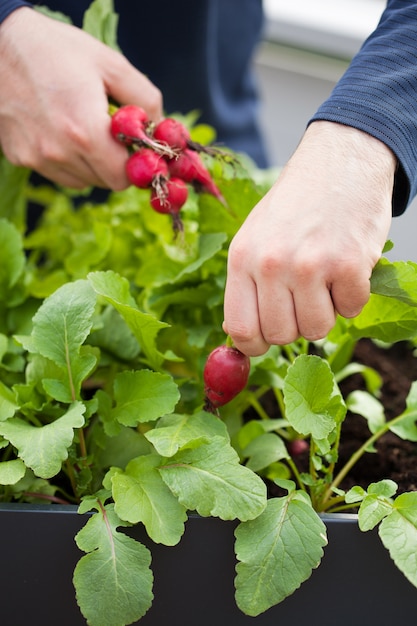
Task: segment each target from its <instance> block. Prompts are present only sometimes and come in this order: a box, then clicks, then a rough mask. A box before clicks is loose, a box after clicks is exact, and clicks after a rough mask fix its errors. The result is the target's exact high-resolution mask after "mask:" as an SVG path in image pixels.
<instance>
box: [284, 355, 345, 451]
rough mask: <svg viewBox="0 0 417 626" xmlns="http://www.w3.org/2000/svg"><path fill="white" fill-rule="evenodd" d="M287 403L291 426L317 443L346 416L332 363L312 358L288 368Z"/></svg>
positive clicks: (287, 413)
mask: <svg viewBox="0 0 417 626" xmlns="http://www.w3.org/2000/svg"><path fill="white" fill-rule="evenodd" d="M284 401H285V406H286V417H287V419H288V421H289V422H290V424H291V426H293V428H294V429H295V430H296V431H297V432H298V433H300V434H302V435H310V434H311V435H312V437H313V438H314V439H316V440H317V441H320V440H322V439H323V440H324V439H326V438H327V437H328V436H329V435H330V433H331V432H332V431H333V430H334V428H335V427H336V425H337V424H338V423H339V422H340V421H341V420H342V419H343V417H344V415H345V413H346V406H345V404H344V402H343V398H342V396H341V394H340V392H339V391H338V390H337V388H336V384H335V381H334V376H333V373H332V371H331V369H330V366H329V364H328V363H327V361H324V360H323V359H321V358H320V357H317V356H312V355H300V356H298V357H297V358H296V359H295V361H294V362H293V364H292V365H291V366H290V367H289V368H288V372H287V375H286V377H285V381H284Z"/></svg>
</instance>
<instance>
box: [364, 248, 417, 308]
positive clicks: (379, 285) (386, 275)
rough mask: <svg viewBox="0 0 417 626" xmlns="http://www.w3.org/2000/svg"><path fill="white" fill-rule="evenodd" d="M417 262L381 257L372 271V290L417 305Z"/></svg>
mask: <svg viewBox="0 0 417 626" xmlns="http://www.w3.org/2000/svg"><path fill="white" fill-rule="evenodd" d="M416 282H417V264H416V263H413V262H412V261H394V262H392V261H389V260H388V259H386V258H381V259H380V260H379V261H378V263H377V264H376V266H375V267H374V269H373V271H372V276H371V292H372V293H374V294H378V295H380V296H387V297H389V298H393V299H395V300H399V301H401V302H405V303H406V304H407V305H409V306H412V307H415V306H417V296H416Z"/></svg>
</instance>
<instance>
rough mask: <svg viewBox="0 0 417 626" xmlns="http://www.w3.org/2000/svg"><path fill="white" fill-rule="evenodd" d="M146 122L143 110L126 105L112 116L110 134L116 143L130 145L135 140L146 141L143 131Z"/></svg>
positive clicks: (146, 117)
mask: <svg viewBox="0 0 417 626" xmlns="http://www.w3.org/2000/svg"><path fill="white" fill-rule="evenodd" d="M148 122H149V120H148V115H147V113H146V111H145V110H144V109H142V108H141V107H138V106H135V105H134V104H127V105H125V106H122V107H120V109H118V110H117V111H116V112H115V113H114V114H113V115H112V117H111V122H110V132H111V134H112V136H113V137H114V138H115V139H117V141H120V142H121V143H125V144H127V145H131V144H132V143H134V141H135V140H136V141H138V140H142V139H147V137H146V134H145V129H146V125H147V123H148Z"/></svg>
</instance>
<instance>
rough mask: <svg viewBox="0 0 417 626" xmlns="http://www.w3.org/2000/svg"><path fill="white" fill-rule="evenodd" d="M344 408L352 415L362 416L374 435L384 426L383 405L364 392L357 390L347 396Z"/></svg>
mask: <svg viewBox="0 0 417 626" xmlns="http://www.w3.org/2000/svg"><path fill="white" fill-rule="evenodd" d="M346 406H347V408H348V410H349V411H351V412H352V413H357V414H358V415H362V416H363V417H364V418H365V419H366V421H367V422H368V427H369V430H370V431H371V433H375V432H376V431H377V430H379V428H382V426H384V424H385V410H384V406H383V404H382V403H381V402H380V401H379V400H378V399H377V398H375V397H374V396H371V395H370V394H369V393H367V392H366V391H361V390H360V389H357V390H355V391H353V392H352V393H350V394H349V396H348V397H347V399H346Z"/></svg>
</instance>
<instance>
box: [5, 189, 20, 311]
mask: <svg viewBox="0 0 417 626" xmlns="http://www.w3.org/2000/svg"><path fill="white" fill-rule="evenodd" d="M2 203H3V198H2ZM24 266H25V255H24V252H23V242H22V238H21V236H20V234H19V231H18V230H17V228H16V226H14V225H13V224H12V223H11V222H9V221H8V220H5V219H0V298H1V300H6V301H7V300H8V299H9V297H10V289H11V287H13V285H15V284H16V282H17V281H18V279H19V277H20V276H21V274H22V272H23V268H24Z"/></svg>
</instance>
